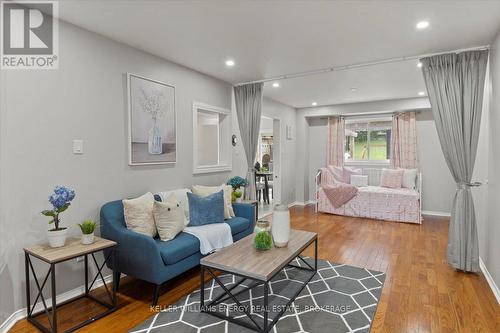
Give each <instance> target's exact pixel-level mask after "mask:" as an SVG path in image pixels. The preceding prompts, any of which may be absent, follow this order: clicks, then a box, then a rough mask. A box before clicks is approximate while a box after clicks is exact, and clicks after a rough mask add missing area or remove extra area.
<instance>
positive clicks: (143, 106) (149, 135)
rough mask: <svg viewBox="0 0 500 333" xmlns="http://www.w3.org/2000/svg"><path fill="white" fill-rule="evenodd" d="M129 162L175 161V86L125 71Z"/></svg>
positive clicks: (147, 163) (162, 162) (131, 163)
mask: <svg viewBox="0 0 500 333" xmlns="http://www.w3.org/2000/svg"><path fill="white" fill-rule="evenodd" d="M127 93H128V144H129V165H150V164H168V163H175V162H176V157H177V129H176V114H175V88H174V86H171V85H168V84H166V83H163V82H159V81H156V80H152V79H148V78H145V77H142V76H139V75H135V74H131V73H127Z"/></svg>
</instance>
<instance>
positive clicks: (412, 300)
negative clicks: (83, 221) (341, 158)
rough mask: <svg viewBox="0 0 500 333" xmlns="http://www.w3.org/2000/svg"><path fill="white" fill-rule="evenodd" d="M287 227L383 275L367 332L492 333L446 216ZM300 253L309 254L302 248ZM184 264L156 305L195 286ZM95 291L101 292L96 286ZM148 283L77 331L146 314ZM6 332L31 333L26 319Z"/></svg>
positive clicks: (122, 324) (489, 297) (323, 220)
mask: <svg viewBox="0 0 500 333" xmlns="http://www.w3.org/2000/svg"><path fill="white" fill-rule="evenodd" d="M291 213H292V225H293V227H294V228H297V229H303V230H309V231H315V232H317V233H318V235H319V257H320V258H323V259H328V260H330V261H333V262H336V263H346V264H349V265H354V266H359V267H366V268H369V269H373V270H379V271H384V272H386V273H387V278H386V281H385V285H384V288H383V292H382V297H381V300H380V303H379V306H378V308H377V312H376V315H375V320H374V322H373V325H372V329H371V332H372V333H378V332H390V333H392V332H398V333H399V332H408V333H410V332H419V333H420V332H467V333H475V332H491V333H495V332H500V306H499V305H498V303H497V301H496V299H495V297H494V295H493V293H492V292H491V290H490V288H489V286H488V284H487V282H486V280H485V278H484V276H483V275H482V274H478V275H476V274H466V273H461V272H457V271H455V270H454V269H452V268H450V267H449V266H448V265H447V264H446V257H445V253H446V244H447V234H448V220H447V219H442V218H432V217H427V218H426V219H425V220H424V222H423V224H422V225H412V224H406V223H393V222H381V221H374V220H368V219H358V218H347V217H340V216H334V215H327V214H315V213H314V207H313V206H307V207H295V208H292V209H291ZM306 254H307V255H312V249H308V250H307V252H306ZM198 274H199V270H198V269H192V270H191V271H189V272H187V273H185V274H183V275H182V276H180V277H178V278H176V279H174V280H172V281H170V282H168V283H167V284H166V285H165V286H164V287H163V288H162V292H163V295H162V296H161V297H160V300H159V304H161V305H169V304H172V303H174V302H176V301H177V300H178V299H180V298H181V297H183V296H184V295H186V294H188V293H190V292H191V291H193V290H194V289H196V288H198V286H199V275H198ZM96 292H97V293H102V290H96ZM152 292H153V286H152V285H150V284H148V283H145V282H142V281H137V280H134V279H131V278H125V279H122V281H121V286H120V292H119V294H118V304H119V309H118V310H117V311H116V312H114V313H112V314H110V315H109V316H107V317H105V318H102V319H100V320H98V321H96V322H95V323H93V324H91V325H88V326H86V327H84V328H83V329H81V330H80V331H79V332H125V331H127V330H129V329H131V328H132V327H134V326H135V325H137V324H139V323H140V322H142V321H144V320H146V319H147V318H148V317H149V316H151V315H153V313H154V312H152V311H151V309H150V306H149V303H150V301H151V295H152ZM96 310H101V309H96V308H95V307H93V306H89V304H88V303H86V301H82V302H80V303H78V304H75V305H69V306H67V307H65V308H63V310H61V311H60V312H58V315H59V321H58V322H59V325H60V328H63V329H64V327H69V326H71V324H72V323H74V322H76V321H81V320H82V318H88V317H90V316H91V315H92V314H93V313H94V311H96ZM11 332H37V330H36V329H35V328H34V327H33V326H32V325H31V324H29V323H28V322H27V321H26V320H22V321H20V322H18V323H17V324H16V325H15V326H14V327H13V328H12V330H11Z"/></svg>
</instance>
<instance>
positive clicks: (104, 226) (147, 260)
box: [101, 196, 256, 305]
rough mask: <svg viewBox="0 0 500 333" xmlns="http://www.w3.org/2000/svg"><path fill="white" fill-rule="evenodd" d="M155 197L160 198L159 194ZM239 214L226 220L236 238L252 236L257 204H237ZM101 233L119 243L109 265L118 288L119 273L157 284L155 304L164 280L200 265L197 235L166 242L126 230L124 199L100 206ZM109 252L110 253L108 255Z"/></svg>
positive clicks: (182, 235)
mask: <svg viewBox="0 0 500 333" xmlns="http://www.w3.org/2000/svg"><path fill="white" fill-rule="evenodd" d="M155 199H156V200H158V201H160V198H159V197H158V196H155ZM233 209H234V213H235V215H236V217H234V218H232V219H229V220H226V221H225V222H226V223H227V224H229V226H230V227H231V233H232V235H233V240H234V241H237V240H239V239H241V238H243V237H245V236H248V235H250V234H251V233H252V232H253V229H254V227H255V221H256V217H255V213H256V211H255V206H254V205H252V204H243V203H234V204H233ZM101 236H102V237H103V238H106V239H110V240H113V241H115V242H117V243H118V245H117V247H116V250H115V251H116V253H115V256H114V257H113V258H110V260H108V263H107V266H108V267H109V268H111V269H114V270H115V276H114V278H115V281H116V283H115V290H118V286H119V281H120V274H121V273H123V274H126V275H129V276H132V277H134V278H137V279H141V280H144V281H148V282H151V283H153V284H155V289H154V293H153V302H152V303H153V305H156V304H157V302H158V296H159V291H160V286H161V284H162V283H164V282H166V281H168V280H170V279H172V278H173V277H176V276H177V275H179V274H181V273H183V272H185V271H187V270H189V269H191V268H193V267H195V266H197V265H199V263H200V259H201V258H202V257H203V255H202V254H201V253H200V242H199V240H198V238H196V237H194V236H193V235H190V234H187V233H185V232H181V233H179V234H178V235H177V236H176V237H175V238H174V239H172V240H170V241H167V242H163V241H161V240H160V239H159V238H152V237H148V236H146V235H142V234H139V233H136V232H133V231H130V230H128V229H127V227H126V225H125V218H124V215H123V204H122V201H121V200H117V201H111V202H108V203H106V204H105V205H104V206H102V208H101ZM106 255H107V254H106Z"/></svg>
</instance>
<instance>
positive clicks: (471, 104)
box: [420, 50, 488, 272]
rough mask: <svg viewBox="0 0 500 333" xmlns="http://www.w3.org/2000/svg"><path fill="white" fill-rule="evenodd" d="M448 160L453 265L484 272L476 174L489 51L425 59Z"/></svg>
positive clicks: (440, 139) (436, 116) (426, 76)
mask: <svg viewBox="0 0 500 333" xmlns="http://www.w3.org/2000/svg"><path fill="white" fill-rule="evenodd" d="M420 61H421V62H422V64H423V66H422V71H423V74H424V79H425V84H426V86H427V92H428V94H429V99H430V102H431V107H432V112H433V114H434V120H435V123H436V129H437V132H438V136H439V141H440V143H441V148H442V150H443V153H444V157H445V159H446V163H447V164H448V167H449V169H450V171H451V174H452V175H453V178H454V179H455V182H456V183H457V191H456V193H455V198H454V200H453V207H452V211H451V223H450V228H449V235H448V263H449V264H450V265H451V266H453V267H455V268H456V269H459V270H463V271H467V272H478V271H479V247H478V239H477V226H476V216H475V212H474V202H473V200H472V193H471V186H472V185H473V184H471V178H472V171H473V170H474V162H475V160H476V150H477V143H478V137H479V125H480V123H481V111H482V104H483V90H484V80H485V75H486V65H487V61H488V51H487V50H484V51H470V52H463V53H459V54H444V55H438V56H433V57H428V58H423V59H421V60H420Z"/></svg>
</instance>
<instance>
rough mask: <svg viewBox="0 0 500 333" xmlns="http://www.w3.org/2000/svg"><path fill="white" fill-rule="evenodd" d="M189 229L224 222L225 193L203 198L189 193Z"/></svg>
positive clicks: (220, 192) (221, 191)
mask: <svg viewBox="0 0 500 333" xmlns="http://www.w3.org/2000/svg"><path fill="white" fill-rule="evenodd" d="M187 196H188V201H189V224H188V226H189V227H196V226H200V225H204V224H211V223H223V222H224V191H223V190H220V191H219V192H216V193H213V194H210V195H208V196H205V197H202V196H198V195H196V194H194V193H188V194H187Z"/></svg>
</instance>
